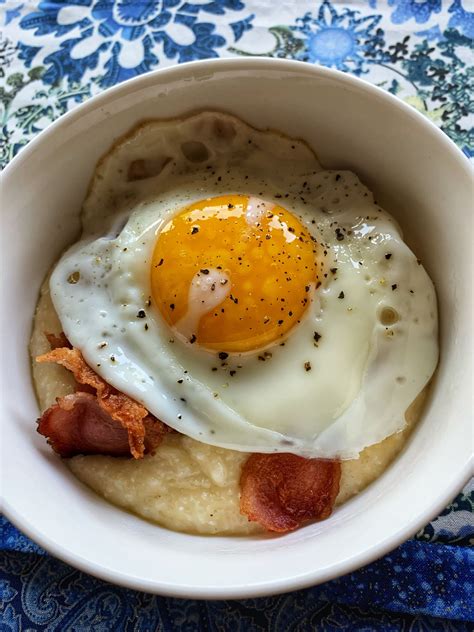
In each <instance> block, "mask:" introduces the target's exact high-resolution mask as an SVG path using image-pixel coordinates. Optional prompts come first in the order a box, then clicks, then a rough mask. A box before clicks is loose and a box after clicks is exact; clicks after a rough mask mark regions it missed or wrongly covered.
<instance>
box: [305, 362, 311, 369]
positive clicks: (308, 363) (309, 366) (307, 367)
mask: <svg viewBox="0 0 474 632" xmlns="http://www.w3.org/2000/svg"><path fill="white" fill-rule="evenodd" d="M304 370H305V371H311V362H305V363H304Z"/></svg>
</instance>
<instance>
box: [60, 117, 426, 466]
mask: <svg viewBox="0 0 474 632" xmlns="http://www.w3.org/2000/svg"><path fill="white" fill-rule="evenodd" d="M50 288H51V296H52V299H53V302H54V306H55V309H56V311H57V313H58V315H59V318H60V321H61V324H62V327H63V329H64V332H65V333H66V335H67V337H68V338H69V340H70V341H71V343H72V344H73V345H74V346H76V347H78V348H79V349H80V350H81V351H82V353H83V355H84V357H85V359H86V361H87V362H88V363H89V364H90V366H91V367H92V368H93V369H94V370H95V371H97V373H99V374H100V375H101V376H102V377H103V378H104V379H105V380H106V381H107V382H109V383H110V384H112V385H113V386H115V387H116V388H117V389H119V390H121V391H123V392H125V393H126V394H128V395H129V396H130V397H133V398H134V399H136V400H137V401H139V402H141V403H143V405H144V406H146V407H147V409H148V410H149V411H150V412H151V413H152V414H153V415H155V416H156V417H158V418H160V419H161V420H162V421H164V422H165V423H166V424H168V425H169V426H171V427H173V428H175V429H176V430H178V431H179V432H181V433H183V434H185V435H188V436H190V437H193V438H194V439H197V440H199V441H201V442H204V443H209V444H212V445H217V446H221V447H226V448H232V449H237V450H242V451H246V452H293V453H295V454H300V455H302V456H307V457H323V458H343V459H346V458H355V457H357V455H358V454H359V453H360V451H361V450H362V449H364V448H365V447H367V446H369V445H372V444H374V443H378V442H379V441H381V440H382V439H384V438H385V437H387V436H389V435H391V434H393V433H395V432H397V431H400V430H402V429H403V427H404V424H405V418H404V413H405V411H406V409H407V408H408V406H409V405H410V403H411V402H412V401H413V400H414V399H415V397H416V396H417V395H418V393H419V392H420V391H421V390H422V389H423V387H424V386H425V385H426V383H427V382H428V380H429V379H430V377H431V375H432V374H433V372H434V370H435V368H436V364H437V360H438V342H437V306H436V296H435V291H434V287H433V284H432V282H431V280H430V279H429V277H428V275H427V273H426V271H425V270H424V268H423V266H422V265H421V264H420V262H419V261H418V260H417V258H416V256H415V255H414V254H413V253H412V252H411V250H410V249H409V248H408V246H407V245H406V244H405V243H404V241H403V237H402V234H401V230H400V228H399V227H398V225H397V224H396V222H395V221H394V220H393V218H392V217H391V216H390V215H389V214H388V213H387V212H386V211H384V210H383V209H382V208H380V207H379V206H378V205H377V203H376V202H375V201H374V198H373V195H372V193H371V192H370V191H369V190H368V189H367V188H366V187H365V186H364V185H363V184H362V183H361V182H360V180H359V179H358V178H357V176H356V175H354V174H353V173H351V172H348V171H326V170H323V169H322V167H321V165H320V164H319V163H318V161H317V159H316V157H315V155H314V153H313V152H312V150H311V149H310V148H309V147H308V146H307V145H306V144H305V143H304V142H302V141H298V140H294V139H290V138H287V137H284V136H282V135H280V134H278V133H275V132H271V131H258V130H255V129H253V128H251V127H249V126H248V125H246V124H245V123H243V122H242V121H240V120H238V119H236V118H234V117H232V116H229V115H225V114H221V113H215V112H206V113H201V114H198V115H195V116H192V117H190V118H187V119H183V120H180V121H177V120H174V121H164V122H153V123H147V124H145V125H143V126H141V127H140V128H138V129H137V130H135V131H133V132H132V133H131V134H130V135H129V136H128V137H127V138H126V139H124V140H122V141H121V142H120V143H118V144H117V145H116V146H115V147H114V148H113V149H112V150H111V151H110V152H109V154H108V155H107V156H106V157H105V158H104V159H103V160H102V161H101V163H100V164H99V166H98V168H97V169H96V172H95V176H94V179H93V182H92V185H91V189H90V192H89V195H88V198H87V199H86V202H85V204H84V209H83V235H82V237H81V240H80V241H79V242H78V243H77V244H75V245H74V246H73V247H72V248H70V249H69V250H68V251H67V252H66V253H65V254H64V255H63V257H62V258H61V260H60V261H59V263H58V264H57V265H56V267H55V269H54V271H53V274H52V276H51V282H50Z"/></svg>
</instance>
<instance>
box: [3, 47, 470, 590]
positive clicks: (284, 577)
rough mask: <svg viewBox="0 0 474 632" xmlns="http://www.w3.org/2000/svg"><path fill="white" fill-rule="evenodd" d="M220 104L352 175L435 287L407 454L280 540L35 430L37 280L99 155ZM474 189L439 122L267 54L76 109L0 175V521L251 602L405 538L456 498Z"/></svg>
mask: <svg viewBox="0 0 474 632" xmlns="http://www.w3.org/2000/svg"><path fill="white" fill-rule="evenodd" d="M206 108H207V109H220V110H224V111H229V112H231V113H233V114H235V115H237V116H239V117H241V118H242V119H244V120H245V121H247V122H248V123H250V124H252V125H254V126H256V127H261V128H266V127H270V128H274V129H278V130H282V131H283V132H285V133H286V134H289V135H290V136H295V137H300V138H304V139H306V140H307V141H308V142H309V143H310V144H311V145H312V146H313V147H314V148H315V149H316V150H317V153H318V155H319V157H320V159H321V161H322V162H323V164H324V165H326V166H327V167H333V168H336V167H338V168H350V169H352V170H354V171H355V172H356V173H358V174H359V175H360V176H361V178H362V180H363V181H365V182H366V183H367V184H368V185H369V187H372V188H373V189H374V190H375V191H376V193H377V195H378V197H379V199H380V201H381V203H382V204H384V205H385V206H386V207H387V208H388V209H389V210H391V211H392V212H393V213H394V214H395V215H396V217H397V219H398V220H399V221H400V223H401V225H402V227H403V228H404V229H405V234H406V238H407V241H408V243H409V244H410V245H411V246H412V247H413V248H414V249H415V252H416V253H417V254H418V256H420V257H421V258H422V260H423V262H424V264H425V265H426V267H427V269H428V272H429V273H430V275H431V277H432V279H433V280H434V282H435V284H436V288H437V292H438V299H439V305H440V320H441V363H440V366H439V370H438V373H437V377H436V380H435V384H434V389H433V394H432V397H431V398H430V401H429V403H428V407H427V410H426V413H425V415H424V418H423V420H422V423H420V425H419V427H418V428H417V429H416V431H415V433H414V435H413V436H412V438H411V439H410V441H409V444H408V445H407V447H406V449H405V450H404V452H403V454H402V455H401V456H400V457H399V458H398V459H397V460H396V462H395V463H394V464H393V465H392V466H391V467H390V468H389V469H388V470H387V471H386V472H385V474H384V475H383V476H382V477H381V478H379V479H378V480H377V481H376V483H374V484H373V485H371V486H370V487H369V488H368V489H367V490H366V491H364V492H363V493H361V494H360V495H359V496H357V497H356V498H354V499H353V500H351V501H349V502H348V503H346V504H345V505H343V506H342V507H340V508H338V509H337V510H336V511H335V512H334V514H333V515H332V516H331V518H330V519H328V520H326V521H324V522H321V523H317V524H313V525H310V526H307V527H305V528H303V529H300V530H298V531H296V532H294V533H291V534H289V535H285V536H283V537H247V538H229V537H225V538H224V537H214V538H209V537H198V536H191V535H184V534H181V533H174V532H172V531H167V530H166V529H162V528H160V527H158V526H155V525H152V524H149V523H147V522H145V521H144V520H141V519H139V518H137V517H135V516H133V515H130V514H128V513H126V512H125V511H122V510H121V509H118V508H116V507H114V506H113V505H110V504H108V503H107V502H105V501H104V500H102V499H101V498H99V497H98V496H96V495H95V494H94V493H92V492H91V491H89V490H88V489H87V488H86V487H84V486H83V485H82V484H81V483H79V482H78V481H77V480H76V479H75V478H74V476H73V475H72V474H71V473H70V472H69V470H68V469H67V467H66V466H65V465H64V464H63V463H62V462H61V460H60V459H58V458H57V457H56V456H55V455H54V454H53V452H52V451H51V449H50V448H49V447H48V446H47V445H46V442H45V440H44V438H43V437H40V436H39V435H38V434H37V433H36V432H35V429H36V424H35V419H36V417H37V416H38V406H37V403H36V400H35V395H34V392H33V388H32V384H31V377H30V367H29V358H28V351H27V344H28V339H29V336H30V330H31V321H32V316H33V311H34V308H35V303H36V299H37V293H38V288H39V286H40V283H41V281H42V280H43V277H44V275H45V273H46V272H47V270H48V268H49V267H50V266H51V264H52V263H53V262H54V261H55V260H56V258H57V257H58V256H59V254H60V253H61V251H62V250H63V249H64V247H65V246H66V245H68V244H69V243H71V241H73V240H74V239H75V237H76V236H77V234H78V229H79V223H78V212H79V209H80V207H81V203H82V200H83V198H84V195H85V192H86V189H87V185H88V182H89V178H90V176H91V174H92V171H93V169H94V166H95V164H96V161H97V160H98V158H99V157H100V156H101V155H102V154H103V153H104V152H105V151H106V150H107V149H108V148H109V147H110V145H111V144H112V143H113V142H114V140H115V139H117V138H118V137H119V136H120V135H122V134H123V133H124V132H126V131H127V130H129V129H130V128H131V127H132V126H133V125H134V124H135V123H137V122H138V121H141V120H143V119H149V118H168V117H174V116H177V115H181V114H186V113H188V112H190V111H193V110H196V109H206ZM471 187H472V182H471V175H470V167H469V163H468V161H467V160H466V159H465V158H464V157H463V155H462V154H461V152H460V151H459V150H458V149H457V148H456V147H455V145H454V144H453V143H452V142H451V141H450V140H449V139H448V138H447V137H446V136H445V135H444V134H442V133H441V132H440V131H439V130H438V129H437V128H436V127H435V126H434V125H432V124H431V123H430V122H428V121H427V120H426V119H425V118H424V117H423V116H422V115H420V114H418V113H417V112H416V111H415V110H413V109H412V108H411V107H409V106H407V105H405V104H404V103H402V102H401V101H399V100H397V99H396V98H394V97H392V96H390V95H389V94H387V93H385V92H383V91H382V90H379V89H377V88H374V87H373V86H370V85H369V84H367V83H365V82H363V81H360V80H358V79H355V78H353V77H350V76H348V75H345V74H342V73H339V72H336V71H331V70H326V69H324V68H319V67H315V66H311V65H309V64H303V63H299V62H292V61H283V60H271V59H226V60H217V61H205V62H196V63H190V64H184V65H182V66H176V67H174V68H171V69H166V70H159V71H157V72H153V73H150V74H147V75H143V76H141V77H138V78H136V79H133V80H131V81H127V82H125V83H123V84H121V85H119V86H117V87H115V88H112V89H110V90H107V91H106V92H104V93H103V94H101V95H99V96H97V97H95V98H93V99H91V100H89V101H88V102H87V103H85V104H83V105H81V106H79V107H77V108H76V109H75V110H73V111H72V112H71V113H69V114H67V115H65V116H63V117H61V118H60V119H59V120H58V121H56V122H55V123H53V124H52V125H51V126H50V127H49V128H48V129H47V130H46V131H44V132H43V133H41V134H40V135H39V136H38V137H37V138H36V139H35V140H34V141H32V142H31V143H30V144H29V145H28V147H26V148H25V149H24V150H23V151H22V152H21V153H20V155H19V156H18V157H17V158H15V159H14V160H13V161H12V163H11V164H10V165H9V166H8V168H7V169H6V170H5V173H4V181H3V219H2V246H1V253H2V259H3V274H2V283H3V291H4V297H3V301H2V326H1V332H2V356H1V357H2V366H1V374H2V380H3V397H2V409H1V420H2V451H3V455H2V462H3V482H4V489H3V493H4V500H5V513H6V515H7V517H9V518H10V519H11V520H12V521H13V522H14V523H15V524H16V525H17V526H18V527H19V528H20V529H21V530H22V531H24V532H25V533H26V534H27V535H29V536H30V537H31V538H32V539H33V540H35V541H36V542H38V543H39V544H40V545H41V546H43V547H44V548H45V549H47V550H48V551H49V552H50V553H52V554H53V555H55V556H57V557H59V558H61V559H62V560H64V561H66V562H68V563H69V564H72V565H73V566H76V567H78V568H80V569H81V570H84V571H86V572H88V573H92V574H93V575H96V576H98V577H101V578H103V579H106V580H109V581H112V582H115V583H118V584H123V585H125V586H128V587H131V588H136V589H139V590H145V591H149V592H156V593H160V594H166V595H173V596H179V597H195V598H199V597H203V598H213V599H215V598H230V597H251V596H252V597H254V596H259V595H267V594H271V593H277V592H284V591H288V590H292V589H296V588H301V587H305V586H308V585H311V584H316V583H318V582H322V581H325V580H328V579H331V578H334V577H336V576H338V575H341V574H343V573H347V572H349V571H352V570H353V569H355V568H357V567H359V566H362V565H364V564H367V563H368V562H370V561H372V560H374V559H375V558H377V557H380V556H381V555H383V554H384V553H386V552H387V551H389V550H390V549H392V548H394V547H395V546H396V545H398V544H399V543H400V542H402V541H403V540H405V539H406V538H408V537H409V536H411V535H412V534H413V533H414V532H415V531H416V530H417V529H418V528H420V527H421V526H422V525H423V524H424V523H426V522H428V521H429V520H430V519H431V518H432V517H433V516H434V515H435V514H436V513H437V512H438V511H440V510H441V509H442V508H443V507H444V505H445V504H446V503H447V502H448V501H449V500H450V499H451V498H452V497H453V496H454V495H455V494H456V493H457V492H458V491H459V489H460V488H461V486H462V485H463V483H464V482H465V481H466V479H467V477H468V475H469V471H470V467H469V466H470V459H471V457H472V437H471V425H470V422H471V420H470V414H471V413H470V410H471V409H470V397H469V396H470V389H471V378H472V366H471V365H470V362H471V354H470V349H471V346H470V341H471V342H472V333H471V329H472V320H471V318H472V305H471V301H472V293H471V292H470V289H469V288H470V277H471V269H470V267H469V258H468V256H467V255H468V253H470V252H471V230H470V228H471V227H472V219H471V213H472V207H471V196H470V194H471V192H472V189H471Z"/></svg>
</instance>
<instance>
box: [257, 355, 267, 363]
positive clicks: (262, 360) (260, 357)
mask: <svg viewBox="0 0 474 632" xmlns="http://www.w3.org/2000/svg"><path fill="white" fill-rule="evenodd" d="M258 359H259V360H260V362H265V359H266V358H264V357H263V355H259V356H258Z"/></svg>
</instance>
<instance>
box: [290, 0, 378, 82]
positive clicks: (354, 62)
mask: <svg viewBox="0 0 474 632" xmlns="http://www.w3.org/2000/svg"><path fill="white" fill-rule="evenodd" d="M381 18H382V16H381V15H368V16H362V15H361V14H360V12H359V11H354V10H352V9H349V8H342V9H340V10H339V12H338V11H336V9H335V7H334V6H333V5H332V4H331V2H329V0H324V2H323V3H322V5H321V6H320V8H319V11H318V13H317V16H316V17H314V16H313V15H312V14H311V13H306V14H305V15H304V16H303V17H302V18H298V19H297V21H296V22H297V26H294V27H292V30H293V31H294V32H299V33H301V34H302V35H304V37H305V40H306V46H305V51H303V52H302V53H300V54H299V58H300V59H302V60H303V61H311V62H313V63H315V62H316V63H320V64H323V65H324V66H330V67H334V68H338V69H339V70H344V71H349V72H352V73H353V74H355V75H361V74H362V73H364V72H366V69H365V67H364V63H365V60H364V53H366V52H369V51H372V50H374V48H375V47H376V46H377V44H378V43H379V40H380V37H381V35H382V32H381V31H380V30H379V29H377V28H376V27H377V25H378V23H379V22H380V20H381Z"/></svg>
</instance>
